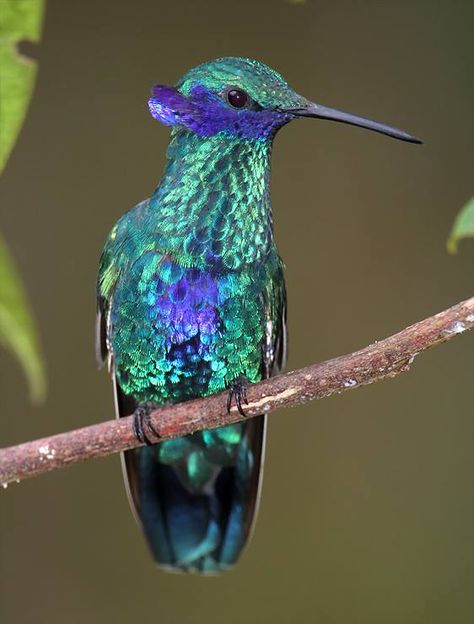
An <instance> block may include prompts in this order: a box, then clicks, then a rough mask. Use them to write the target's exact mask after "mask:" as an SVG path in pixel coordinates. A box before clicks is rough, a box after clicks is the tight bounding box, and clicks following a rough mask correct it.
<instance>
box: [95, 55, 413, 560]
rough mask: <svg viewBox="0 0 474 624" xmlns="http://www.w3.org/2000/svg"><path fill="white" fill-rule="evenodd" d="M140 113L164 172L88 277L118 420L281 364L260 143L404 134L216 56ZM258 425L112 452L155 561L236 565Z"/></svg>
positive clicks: (158, 90) (265, 165)
mask: <svg viewBox="0 0 474 624" xmlns="http://www.w3.org/2000/svg"><path fill="white" fill-rule="evenodd" d="M149 108H150V112H151V114H152V115H153V117H155V118H156V119H158V120H159V121H161V122H162V123H164V124H166V125H171V126H173V128H172V133H171V142H170V145H169V148H168V152H167V157H168V160H167V165H166V168H165V172H164V175H163V178H162V179H161V181H160V183H159V185H158V187H157V188H156V190H155V192H154V194H153V195H152V197H151V198H150V199H148V200H146V201H144V202H142V203H140V204H138V205H137V206H136V207H135V208H133V209H132V210H131V211H130V212H128V213H126V214H125V215H124V216H123V217H122V218H121V219H120V220H119V221H118V223H117V224H116V225H115V227H114V228H113V230H112V232H111V234H110V235H109V238H108V239H107V242H106V245H105V248H104V251H103V254H102V258H101V263H100V270H99V280H98V301H99V311H98V338H99V341H98V342H99V348H100V355H101V357H102V358H104V359H105V358H108V360H109V367H110V370H111V372H112V375H113V378H114V387H115V393H116V407H117V414H118V416H123V415H126V414H129V413H131V412H132V411H134V410H135V409H136V408H137V406H139V405H140V404H142V403H145V402H149V401H152V402H154V403H158V404H163V403H175V402H179V401H184V400H187V399H190V398H193V397H203V396H207V395H209V394H213V393H215V392H218V391H221V390H223V389H225V388H230V387H232V386H233V385H234V384H235V383H236V382H239V383H240V382H241V380H242V379H243V378H245V379H246V380H247V381H248V382H255V381H258V380H260V379H262V378H263V377H268V376H269V375H272V374H274V373H275V372H276V371H278V370H280V369H281V368H282V367H283V366H284V364H285V359H286V347H285V343H286V328H285V317H286V303H285V286H284V280H283V269H282V263H281V260H280V258H279V255H278V252H277V250H276V247H275V243H274V238H273V228H272V216H271V208H270V199H269V171H270V156H271V149H272V142H273V138H274V136H275V134H276V132H277V131H278V129H279V128H281V127H282V126H283V125H285V124H286V123H288V122H289V121H291V120H292V119H296V118H299V117H303V116H310V117H326V118H329V119H334V120H339V121H344V122H347V123H352V124H355V125H362V126H366V127H371V128H372V129H374V130H376V131H378V132H383V133H386V134H391V135H392V136H397V137H398V138H403V139H405V140H414V139H413V137H410V136H409V135H406V134H405V133H402V132H401V131H398V130H395V129H393V128H388V127H387V126H384V125H382V124H377V123H374V122H368V121H367V120H364V119H361V118H358V117H354V116H352V115H349V114H347V113H341V112H340V111H334V110H333V109H328V108H325V107H321V106H319V105H316V104H313V103H311V102H309V101H308V100H306V99H305V98H304V97H302V96H300V95H298V94H297V93H295V92H294V91H293V90H292V89H291V88H290V87H289V86H288V84H287V83H286V81H285V80H284V79H283V78H282V77H281V76H280V75H279V74H277V73H276V72H275V71H273V70H271V69H270V68H268V67H266V66H265V65H263V64H261V63H258V62H257V61H253V60H251V59H242V58H223V59H218V60H216V61H212V62H211V63H207V64H204V65H201V66H199V67H196V68H194V69H192V70H191V71H189V72H188V73H187V74H186V75H185V76H184V77H183V78H182V79H181V81H180V82H178V84H177V85H176V87H168V86H164V85H157V86H155V87H154V88H153V91H152V97H151V98H150V100H149ZM264 438H265V417H264V416H260V417H259V418H256V419H252V420H251V421H249V422H243V423H239V424H236V425H231V426H228V427H223V428H220V429H215V430H212V431H204V432H201V433H197V434H195V435H193V436H188V437H185V438H179V439H176V440H170V441H166V442H163V443H162V444H159V445H156V446H152V447H148V448H141V449H138V450H135V451H128V452H127V453H125V455H124V465H125V469H126V474H127V479H128V488H129V492H130V495H131V500H132V504H133V506H134V508H135V511H136V512H137V516H138V517H139V519H140V521H141V523H142V526H143V529H144V531H145V534H146V536H147V539H148V542H149V545H150V548H151V550H152V552H153V555H154V556H155V558H156V560H157V562H158V563H160V564H161V565H164V566H165V567H171V568H173V569H179V570H184V571H200V572H218V571H221V570H224V569H226V568H228V567H229V566H230V565H232V564H233V563H235V561H236V560H237V558H238V556H239V554H240V552H241V550H242V548H243V546H244V544H245V541H246V540H247V538H248V535H249V532H250V528H251V525H252V519H253V516H254V513H255V508H256V504H257V499H258V491H259V474H260V465H261V463H262V459H263V446H264Z"/></svg>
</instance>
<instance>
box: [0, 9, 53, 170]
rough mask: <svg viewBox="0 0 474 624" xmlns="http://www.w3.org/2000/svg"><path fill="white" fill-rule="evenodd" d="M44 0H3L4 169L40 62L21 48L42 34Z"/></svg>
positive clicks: (0, 152)
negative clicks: (22, 52)
mask: <svg viewBox="0 0 474 624" xmlns="http://www.w3.org/2000/svg"><path fill="white" fill-rule="evenodd" d="M43 12H44V0H0V88H1V92H0V173H1V172H2V171H3V168H4V167H5V164H6V162H7V159H8V156H9V154H10V152H11V150H12V148H13V146H14V145H15V141H16V138H17V136H18V133H19V131H20V129H21V125H22V123H23V119H24V117H25V114H26V110H27V108H28V102H29V101H30V97H31V94H32V93H33V85H34V80H35V76H36V63H35V62H34V61H32V60H31V59H28V58H26V57H24V56H22V55H21V54H19V52H18V50H17V44H18V42H19V41H21V40H25V39H27V40H28V41H33V42H37V41H38V40H39V38H40V32H41V22H42V17H43Z"/></svg>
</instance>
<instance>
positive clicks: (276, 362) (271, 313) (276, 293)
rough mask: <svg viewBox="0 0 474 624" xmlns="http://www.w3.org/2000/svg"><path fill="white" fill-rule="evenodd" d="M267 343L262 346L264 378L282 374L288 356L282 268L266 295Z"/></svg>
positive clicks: (279, 269) (276, 274) (276, 273)
mask: <svg viewBox="0 0 474 624" xmlns="http://www.w3.org/2000/svg"><path fill="white" fill-rule="evenodd" d="M264 306H265V311H266V315H265V318H266V326H265V341H264V343H263V344H262V360H263V376H264V377H272V376H273V375H277V374H278V373H280V372H282V371H283V370H284V368H285V366H286V360H287V355H288V336H287V324H286V309H287V303H286V288H285V281H284V277H283V270H282V268H281V266H279V267H278V270H277V271H276V272H275V277H274V279H273V280H271V282H270V284H269V288H268V289H267V290H266V291H265V293H264Z"/></svg>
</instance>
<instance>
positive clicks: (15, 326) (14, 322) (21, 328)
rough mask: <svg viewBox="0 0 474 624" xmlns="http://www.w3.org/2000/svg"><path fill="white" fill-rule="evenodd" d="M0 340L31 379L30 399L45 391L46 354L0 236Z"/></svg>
mask: <svg viewBox="0 0 474 624" xmlns="http://www.w3.org/2000/svg"><path fill="white" fill-rule="evenodd" d="M0 343H1V344H3V345H5V346H6V347H8V348H9V349H10V350H11V351H12V352H13V353H14V354H15V355H16V356H17V358H18V360H19V361H20V363H21V365H22V367H23V370H24V372H25V375H26V377H27V379H28V385H29V388H30V396H31V400H32V401H33V402H34V403H39V402H41V401H42V400H43V399H44V397H45V394H46V381H45V374H44V364H43V358H42V355H41V352H40V349H39V344H38V338H37V333H36V327H35V323H34V321H33V317H32V315H31V313H30V309H29V305H28V301H27V298H26V294H25V292H24V290H23V287H22V285H21V281H20V278H19V275H18V273H17V271H16V269H15V266H14V263H13V259H12V257H11V256H10V253H9V251H8V249H7V246H6V244H5V242H4V240H3V238H1V237H0Z"/></svg>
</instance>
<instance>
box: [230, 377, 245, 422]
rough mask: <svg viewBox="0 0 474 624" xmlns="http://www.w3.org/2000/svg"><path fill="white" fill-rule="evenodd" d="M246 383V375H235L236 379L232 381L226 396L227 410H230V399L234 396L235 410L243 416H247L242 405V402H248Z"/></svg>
mask: <svg viewBox="0 0 474 624" xmlns="http://www.w3.org/2000/svg"><path fill="white" fill-rule="evenodd" d="M248 385H249V380H248V379H247V377H237V379H236V380H235V381H233V382H232V384H231V385H230V388H229V395H228V397H227V412H230V408H231V406H232V399H233V398H234V397H235V404H236V405H237V410H238V412H239V414H241V415H242V416H245V417H246V416H247V414H246V413H245V412H244V409H243V407H242V403H245V405H248V404H249V402H248V400H247V387H248Z"/></svg>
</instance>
